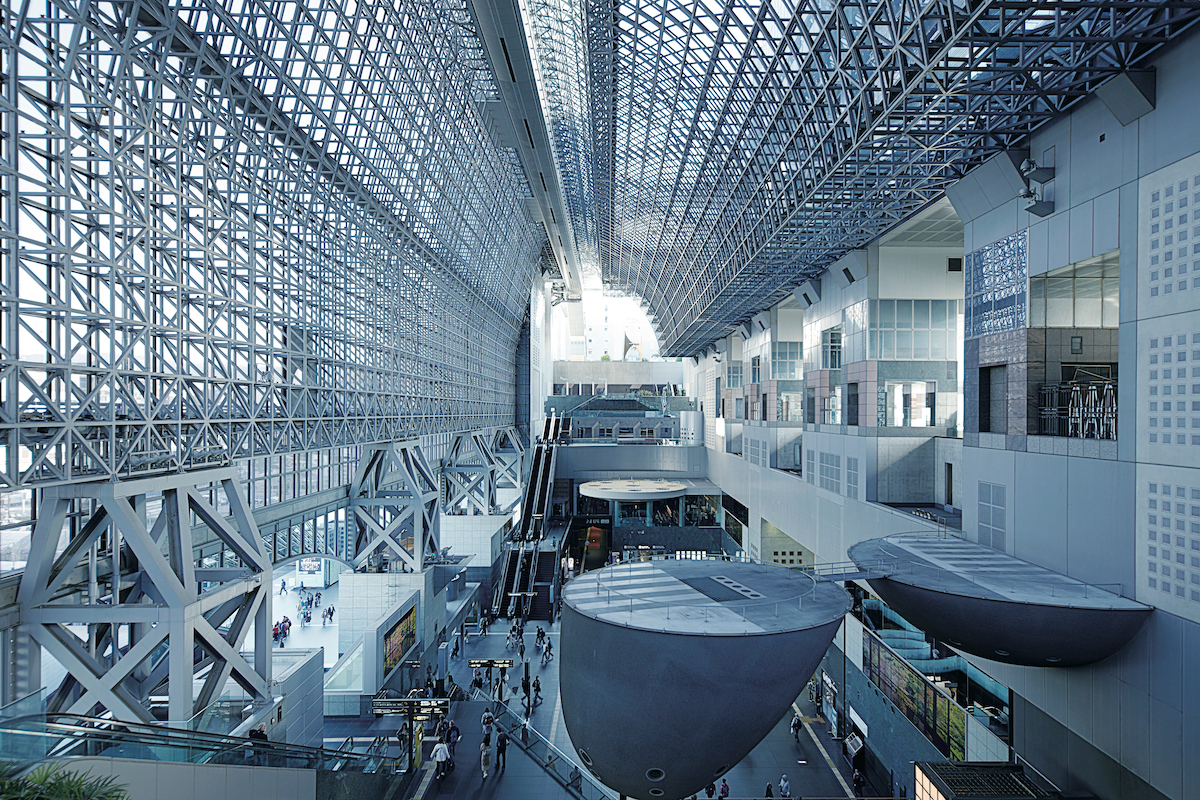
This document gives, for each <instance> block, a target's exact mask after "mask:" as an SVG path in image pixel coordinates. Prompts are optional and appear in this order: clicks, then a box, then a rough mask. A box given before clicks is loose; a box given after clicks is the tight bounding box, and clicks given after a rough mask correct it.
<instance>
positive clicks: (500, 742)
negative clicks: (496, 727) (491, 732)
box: [496, 731, 508, 772]
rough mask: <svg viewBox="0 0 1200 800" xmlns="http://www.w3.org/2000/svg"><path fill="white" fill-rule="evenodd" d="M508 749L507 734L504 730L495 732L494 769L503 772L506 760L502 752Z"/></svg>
mask: <svg viewBox="0 0 1200 800" xmlns="http://www.w3.org/2000/svg"><path fill="white" fill-rule="evenodd" d="M507 749H508V734H507V733H505V732H504V731H500V733H498V734H496V771H497V772H503V771H504V767H505V766H506V762H505V759H504V752H505V751H506V750H507Z"/></svg>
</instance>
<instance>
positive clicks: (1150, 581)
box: [1146, 578, 1158, 589]
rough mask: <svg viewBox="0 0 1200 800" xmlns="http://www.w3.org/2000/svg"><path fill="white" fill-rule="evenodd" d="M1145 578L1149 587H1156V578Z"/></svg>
mask: <svg viewBox="0 0 1200 800" xmlns="http://www.w3.org/2000/svg"><path fill="white" fill-rule="evenodd" d="M1146 580H1147V581H1148V582H1149V584H1150V588H1151V589H1154V588H1157V587H1158V580H1157V579H1156V578H1147V579H1146Z"/></svg>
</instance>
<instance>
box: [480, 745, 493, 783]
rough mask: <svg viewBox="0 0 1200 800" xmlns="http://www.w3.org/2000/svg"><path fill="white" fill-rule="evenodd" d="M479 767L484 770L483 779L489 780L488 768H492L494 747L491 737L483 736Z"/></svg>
mask: <svg viewBox="0 0 1200 800" xmlns="http://www.w3.org/2000/svg"><path fill="white" fill-rule="evenodd" d="M479 767H480V768H481V769H482V770H483V779H484V780H487V774H488V770H489V769H491V768H492V747H491V741H490V740H489V737H487V736H484V737H483V743H482V744H480V745H479Z"/></svg>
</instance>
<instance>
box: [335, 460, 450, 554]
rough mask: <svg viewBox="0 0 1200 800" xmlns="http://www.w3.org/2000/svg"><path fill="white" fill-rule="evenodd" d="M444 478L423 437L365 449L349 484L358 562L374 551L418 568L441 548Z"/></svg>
mask: <svg viewBox="0 0 1200 800" xmlns="http://www.w3.org/2000/svg"><path fill="white" fill-rule="evenodd" d="M441 500H442V490H441V482H440V481H439V480H438V477H437V475H435V474H434V472H433V470H432V469H430V467H429V462H428V461H426V459H425V454H424V452H422V450H421V445H420V443H419V442H417V441H415V440H413V441H407V442H388V443H387V444H382V445H378V446H376V447H373V448H370V449H369V450H368V451H367V452H365V453H364V454H363V458H362V461H361V462H360V463H359V466H358V470H357V472H356V473H355V477H354V483H353V484H352V485H351V487H350V507H351V508H352V509H353V510H354V518H355V521H356V522H357V523H358V536H357V541H356V546H355V556H354V562H353V563H354V566H355V567H359V566H362V565H363V564H364V563H366V562H367V561H369V560H370V559H371V558H372V557H373V556H378V557H383V558H386V559H387V560H389V561H390V560H399V561H400V562H402V564H403V566H404V567H405V568H406V569H408V570H411V571H413V572H420V571H421V569H422V568H423V567H424V564H425V556H426V555H428V554H437V553H439V552H440V548H441V544H440V543H441Z"/></svg>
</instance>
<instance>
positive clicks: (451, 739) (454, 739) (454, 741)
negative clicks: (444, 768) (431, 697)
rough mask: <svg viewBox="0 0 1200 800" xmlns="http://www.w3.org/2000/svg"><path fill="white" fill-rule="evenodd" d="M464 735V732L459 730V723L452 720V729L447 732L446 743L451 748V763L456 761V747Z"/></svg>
mask: <svg viewBox="0 0 1200 800" xmlns="http://www.w3.org/2000/svg"><path fill="white" fill-rule="evenodd" d="M461 737H462V733H461V732H460V731H459V730H458V725H457V723H455V722H454V720H450V731H449V733H447V734H446V743H447V745H448V746H449V748H450V763H451V764H453V763H454V749H455V747H456V745H458V740H459V739H460V738H461Z"/></svg>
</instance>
